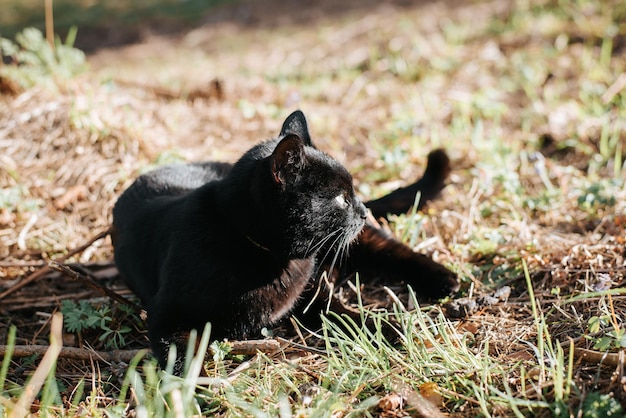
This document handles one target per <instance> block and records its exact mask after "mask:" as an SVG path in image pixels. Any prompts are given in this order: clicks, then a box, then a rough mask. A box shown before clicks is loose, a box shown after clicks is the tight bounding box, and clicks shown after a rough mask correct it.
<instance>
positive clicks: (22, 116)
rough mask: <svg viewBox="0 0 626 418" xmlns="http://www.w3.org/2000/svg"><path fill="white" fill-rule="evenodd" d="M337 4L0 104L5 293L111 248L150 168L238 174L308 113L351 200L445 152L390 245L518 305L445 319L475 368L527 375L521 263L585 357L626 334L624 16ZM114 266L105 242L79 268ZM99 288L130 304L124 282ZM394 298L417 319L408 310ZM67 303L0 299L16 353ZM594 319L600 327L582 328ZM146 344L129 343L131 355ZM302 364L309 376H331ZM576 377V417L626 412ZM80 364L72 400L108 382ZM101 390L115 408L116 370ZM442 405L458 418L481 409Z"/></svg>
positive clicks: (579, 360)
mask: <svg viewBox="0 0 626 418" xmlns="http://www.w3.org/2000/svg"><path fill="white" fill-rule="evenodd" d="M334 3H336V2H334ZM344 3H345V4H344ZM344 3H342V5H338V4H333V3H331V2H322V3H320V5H319V6H318V7H305V8H302V9H300V6H298V10H296V8H295V6H294V8H291V6H288V5H283V6H284V7H285V8H286V9H285V12H284V13H280V14H275V13H273V12H271V13H270V12H268V10H269V7H268V8H267V9H266V8H265V7H261V6H259V5H257V4H256V3H254V2H241V3H238V4H233V5H228V6H223V7H221V8H218V9H217V10H214V11H212V12H210V13H207V16H206V18H205V20H206V22H211V23H207V24H206V25H203V26H199V27H197V28H194V29H191V30H188V31H185V32H182V33H180V34H178V35H176V36H153V35H149V34H148V35H146V36H145V38H144V39H143V40H142V42H140V43H137V44H133V45H128V46H125V47H122V48H118V49H105V50H100V51H98V52H96V53H94V54H93V55H91V56H89V58H88V61H89V64H90V70H89V71H88V72H87V73H85V74H83V75H82V76H79V77H76V78H72V79H69V80H67V79H58V80H54V86H55V87H54V88H50V87H34V88H32V89H29V90H27V91H24V92H21V93H19V94H17V95H14V96H13V95H8V94H5V95H3V96H0V186H1V187H0V189H1V190H0V259H1V260H2V261H0V290H2V291H4V290H6V289H9V288H11V286H14V285H15V284H16V283H18V282H19V281H20V280H22V279H23V278H24V277H25V276H27V275H28V274H29V273H31V272H32V271H34V270H35V269H36V268H38V266H40V265H41V264H43V263H44V262H45V261H46V260H48V259H49V258H54V257H57V256H61V255H63V254H64V253H66V252H67V251H68V250H69V249H71V248H75V247H78V246H80V245H81V244H83V243H84V242H86V241H87V240H88V238H89V237H90V236H93V235H95V234H96V233H97V232H99V231H101V230H104V229H106V228H107V227H108V225H109V223H110V211H111V208H112V205H113V204H114V202H115V199H116V197H117V196H118V195H119V194H120V192H121V191H122V190H123V189H124V188H125V187H127V186H128V185H129V184H130V182H131V181H132V180H133V178H134V177H135V176H136V175H137V174H138V173H140V172H141V171H142V170H145V169H147V168H149V167H150V166H151V165H153V164H161V163H164V162H168V161H172V160H178V159H183V160H198V159H220V160H228V161H233V160H235V159H236V158H237V156H238V155H240V154H241V153H242V151H243V150H245V149H247V148H249V147H250V146H251V145H252V144H254V143H256V142H258V141H259V140H262V139H266V138H269V137H272V136H273V135H274V134H275V133H277V132H278V129H279V127H280V122H281V120H282V118H283V117H284V116H285V115H286V114H287V113H288V112H290V111H291V110H292V109H294V108H302V109H303V110H304V111H305V113H306V114H307V116H308V117H309V122H310V126H311V130H312V133H313V135H314V138H315V141H316V143H317V145H318V147H319V148H321V149H324V150H326V151H328V152H330V153H331V154H333V155H334V156H335V157H337V158H339V159H340V160H342V161H343V162H344V163H345V165H346V166H347V167H349V169H350V170H351V171H352V173H353V174H354V177H355V182H356V184H357V186H358V189H359V191H360V193H361V194H362V196H363V197H364V198H369V197H375V196H378V195H380V194H383V193H384V192H385V191H386V190H390V189H392V188H393V187H396V186H397V185H399V184H405V183H407V182H410V181H411V180H412V179H414V178H416V177H417V176H418V175H419V173H420V172H421V164H422V163H423V162H424V158H425V156H426V153H427V152H428V150H430V149H432V148H435V147H439V146H443V147H445V148H447V149H448V150H449V152H450V154H451V157H452V159H453V160H454V173H453V175H452V178H451V184H450V185H449V186H448V188H447V189H446V191H445V193H444V196H443V197H442V199H440V200H439V201H437V202H435V203H434V204H433V205H431V207H430V208H429V210H428V213H427V214H417V215H415V216H414V217H399V218H398V219H395V220H392V223H391V227H392V228H394V229H395V231H396V233H397V234H398V235H399V236H403V237H405V238H406V240H407V242H412V244H413V245H415V247H416V248H417V249H419V250H420V251H424V252H427V253H429V254H432V255H433V257H434V258H435V259H437V260H438V261H441V262H443V263H445V264H446V265H448V266H450V267H451V268H454V269H455V270H457V271H458V272H459V273H460V275H461V277H463V280H464V286H463V295H462V296H472V295H475V294H484V293H488V292H489V291H491V290H492V289H495V288H499V287H501V286H503V285H509V286H511V287H512V294H511V296H510V298H509V299H508V301H507V302H500V303H497V304H495V305H492V306H485V307H483V308H482V309H480V310H478V311H476V312H474V313H473V314H472V315H471V316H470V317H469V318H465V319H464V320H462V321H460V322H458V323H457V322H455V326H457V327H458V329H459V330H461V331H462V332H465V333H469V334H471V335H472V337H471V338H472V340H473V341H474V350H475V351H476V352H477V353H480V352H483V351H484V350H487V351H488V354H489V356H491V358H492V359H493V361H494V362H495V363H497V364H507V363H509V364H515V363H516V362H522V363H523V364H524V365H525V366H527V367H528V373H531V372H532V373H535V372H533V368H532V365H533V364H534V363H536V362H537V361H538V359H537V353H536V352H535V351H534V350H535V349H534V348H533V346H532V345H530V344H529V343H528V342H529V341H535V340H536V339H537V338H538V336H537V332H538V328H537V324H536V318H534V317H533V314H532V310H531V304H530V300H531V299H530V297H529V294H528V288H527V286H526V283H525V280H524V274H523V270H522V260H523V261H524V262H525V263H526V264H527V265H528V267H529V271H530V275H531V277H532V279H533V281H532V284H533V288H534V295H535V297H536V299H537V301H538V303H539V308H540V311H541V312H543V317H544V319H545V322H546V324H548V331H549V334H550V336H551V338H553V340H554V341H555V342H556V341H560V342H561V343H563V344H564V346H567V344H569V342H568V341H569V340H570V338H571V339H573V341H574V346H575V347H576V348H584V349H591V350H594V351H599V349H598V348H597V347H596V348H594V344H596V343H598V341H599V340H600V339H601V338H603V337H607V336H609V337H610V335H611V334H610V332H611V330H614V329H617V330H619V329H622V330H623V329H624V327H623V325H622V324H623V321H624V318H625V317H626V309H625V308H624V306H625V305H624V298H625V297H626V296H625V295H624V293H623V292H622V290H623V288H622V287H621V286H623V284H624V270H625V269H626V261H625V257H626V249H625V244H626V241H625V238H624V237H625V236H626V217H625V215H624V214H625V213H626V192H625V191H624V175H625V170H624V169H623V168H620V167H619V165H620V163H623V159H621V160H616V159H615V156H616V155H618V154H619V155H620V156H621V153H622V150H624V149H626V135H625V134H624V128H625V126H624V125H623V120H624V118H625V117H626V95H625V93H624V85H623V84H624V81H623V80H622V77H623V76H620V75H621V74H622V73H623V72H624V70H625V69H626V59H625V58H624V48H625V45H626V40H625V39H626V29H625V25H626V18H625V17H624V16H625V13H624V12H623V11H622V9H623V8H622V9H620V7H619V5H618V3H619V2H612V3H611V4H604V3H601V2H593V1H583V2H580V3H576V4H571V5H565V3H567V2H563V4H561V3H558V4H557V3H556V2H545V1H543V2H542V1H537V2H521V1H520V2H506V1H499V0H496V1H489V2H476V3H472V4H466V3H457V2H434V3H430V2H408V3H407V4H404V3H402V4H399V3H398V4H396V3H394V2H388V3H382V4H379V3H378V2H365V3H363V2H344ZM353 3H354V4H353ZM613 3H615V4H613ZM272 10H273V9H272ZM620 13H621V14H620ZM216 16H218V17H219V18H216ZM611 27H613V28H614V29H611V30H613V32H610V33H611V35H610V36H607V31H609V29H607V28H611ZM79 36H80V35H79ZM607 39H610V40H611V43H610V45H608V46H607ZM607 50H608V52H607ZM216 80H218V81H219V89H218V90H216V83H215V81H216ZM620 80H622V81H620ZM620 147H621V148H620ZM616 162H617V164H616ZM111 259H112V251H111V246H110V243H109V241H108V240H105V241H99V242H97V243H96V244H94V245H93V246H91V247H89V248H88V249H87V250H86V251H84V252H81V253H80V254H79V255H77V256H76V257H75V261H79V262H81V263H96V262H104V264H105V265H106V263H107V262H109V261H110V260H111ZM109 285H110V286H112V287H113V288H114V289H116V290H118V291H120V292H124V288H123V285H122V284H121V283H119V282H118V281H116V280H114V281H113V282H112V283H109ZM610 289H613V292H614V293H612V294H610V293H607V291H608V290H610ZM366 290H367V291H366V292H365V294H364V299H365V303H366V304H368V305H371V306H381V305H386V306H389V304H390V302H389V298H388V296H387V295H386V294H384V293H383V292H382V291H381V290H380V288H379V289H375V288H371V289H366ZM393 290H394V291H396V293H398V294H399V295H400V298H401V300H402V301H403V303H405V305H407V306H409V307H410V300H409V298H408V297H407V295H406V292H404V291H403V290H402V289H401V288H400V287H398V288H394V289H393ZM347 291H348V290H347ZM348 292H349V291H348ZM68 295H71V296H72V297H76V298H94V297H96V296H95V294H93V293H91V292H88V291H84V289H81V286H80V284H76V283H72V282H68V281H66V280H65V279H62V278H61V277H59V276H54V275H48V276H47V277H46V278H44V279H42V280H38V281H36V282H34V283H33V284H31V285H29V286H26V287H24V288H22V289H20V290H19V291H17V292H15V293H12V294H11V296H10V297H7V298H6V299H4V300H2V303H1V305H0V312H1V313H2V318H3V320H2V324H1V325H0V329H1V330H2V331H3V332H5V330H6V329H7V325H8V324H9V323H14V324H17V325H18V344H35V343H42V342H45V340H46V338H47V337H46V336H47V334H48V326H49V320H50V317H51V314H52V313H53V312H54V311H55V310H57V309H58V308H59V306H60V302H59V300H61V299H64V298H67V297H68ZM27 307H29V308H27ZM9 318H11V319H10V320H9ZM592 318H602V321H603V322H602V324H603V325H602V326H601V327H600V328H599V329H596V330H592V329H591V327H590V320H592ZM138 327H139V328H140V326H138ZM461 331H460V332H461ZM611 338H612V337H610V338H609V341H613V340H615V341H619V338H613V340H611ZM4 339H5V340H6V337H5V338H4ZM615 341H614V342H615ZM68 343H69V344H87V343H91V344H97V343H96V342H93V341H86V340H85V341H81V340H78V341H71V340H68V341H66V344H68ZM145 345H146V343H145V338H143V337H142V336H141V335H140V334H137V336H136V337H134V338H132V341H129V342H128V347H129V348H138V347H142V346H145ZM100 348H101V347H100ZM623 348H624V345H622V346H621V347H619V343H618V344H617V345H612V346H611V347H610V349H611V350H610V351H611V352H613V353H617V352H619V350H621V351H622V352H623ZM298 361H299V362H301V363H303V364H305V366H303V367H304V368H305V369H306V368H307V367H308V368H310V369H316V367H317V366H316V364H317V363H319V362H323V360H321V358H320V356H319V355H311V356H309V357H307V358H300V359H298ZM540 362H541V361H539V363H540ZM574 362H575V373H574V376H573V381H574V383H575V384H576V386H577V387H578V388H579V389H580V392H579V393H578V394H577V395H576V396H573V397H572V399H573V400H572V401H571V402H570V407H571V408H576V406H577V405H578V404H577V400H581V399H584V395H585V393H587V392H588V391H591V390H598V391H600V392H602V393H611V394H612V396H614V397H615V398H617V399H619V401H620V402H621V403H622V405H624V406H626V394H625V391H626V385H625V383H624V378H625V377H624V373H623V358H620V360H619V361H618V362H617V363H616V364H609V365H600V364H598V363H597V362H594V361H591V362H589V363H586V362H585V361H584V357H583V356H582V355H577V356H576V357H575V359H574ZM262 363H263V365H264V366H263V367H268V368H271V367H273V365H272V362H270V361H269V360H267V361H266V360H263V362H262ZM85 365H86V363H82V362H76V361H66V362H64V363H63V364H62V365H61V366H60V375H61V378H62V379H63V380H64V381H65V382H66V383H67V385H68V386H69V387H73V385H74V384H75V383H76V381H77V380H78V379H79V378H81V377H85V376H93V377H95V376H97V377H98V378H100V376H101V372H102V371H101V370H100V367H103V368H114V366H115V365H106V364H103V365H102V366H100V365H97V364H96V365H93V364H92V365H87V367H89V368H90V369H91V372H90V373H87V374H85V372H84V370H85ZM11 370H12V373H13V374H10V375H9V376H12V379H13V380H14V381H15V382H17V383H20V382H23V378H24V375H21V374H20V373H24V371H26V372H27V374H28V372H29V371H30V370H32V366H31V365H29V364H28V363H23V362H22V363H20V362H19V361H18V362H15V363H14V364H13V365H12V369H11ZM515 370H516V371H515V372H511V374H510V376H509V379H510V381H509V384H510V385H511V387H512V388H514V390H516V391H522V390H523V388H525V390H527V392H526V396H527V398H528V399H531V400H532V399H538V400H539V399H544V397H546V396H547V397H548V398H550V397H551V396H552V395H553V394H552V395H551V393H552V392H551V391H553V390H554V389H553V387H552V386H550V384H549V383H547V384H546V386H543V387H541V385H538V386H536V387H535V389H533V390H531V389H530V388H528V387H525V386H524V385H525V383H524V376H521V375H520V374H519V371H518V369H515ZM107 373H108V372H107ZM109 374H110V375H111V376H113V377H112V378H111V381H110V382H109V384H110V385H111V387H109V389H108V390H110V391H111V393H115V391H116V388H117V386H118V385H119V382H115V381H114V380H115V376H119V373H118V371H116V370H113V373H109ZM105 386H106V385H105ZM536 388H539V389H536ZM455 395H457V394H455V393H453V392H449V393H448V398H447V403H446V406H447V408H448V410H449V411H450V412H453V413H455V414H458V415H459V416H472V415H473V414H475V413H476V412H477V411H478V409H477V408H478V407H477V405H476V404H475V401H471V400H470V401H464V400H463V398H455ZM106 396H109V395H108V394H107V395H106ZM106 396H105V395H104V394H103V397H104V398H106ZM104 398H103V399H104ZM107 399H109V398H107ZM492 413H493V415H495V416H503V415H507V414H509V413H511V410H510V409H509V407H507V406H502V407H500V406H493V410H492Z"/></svg>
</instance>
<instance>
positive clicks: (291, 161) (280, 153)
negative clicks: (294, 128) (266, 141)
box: [271, 134, 305, 185]
mask: <svg viewBox="0 0 626 418" xmlns="http://www.w3.org/2000/svg"><path fill="white" fill-rule="evenodd" d="M304 165H305V155H304V143H303V141H302V139H301V138H300V137H299V136H298V135H293V134H289V135H287V136H285V137H284V138H283V139H281V141H280V142H279V143H278V145H276V148H275V149H274V152H273V153H272V156H271V169H272V176H273V177H274V181H275V182H276V183H277V184H281V185H285V184H286V183H288V182H292V181H294V180H295V179H296V178H297V177H298V176H299V175H300V171H302V169H303V168H304Z"/></svg>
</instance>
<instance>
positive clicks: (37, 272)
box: [0, 229, 111, 300]
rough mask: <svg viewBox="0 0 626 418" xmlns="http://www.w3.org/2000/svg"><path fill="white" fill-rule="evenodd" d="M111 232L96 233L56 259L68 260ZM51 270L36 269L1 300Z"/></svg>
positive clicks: (60, 260) (0, 295) (9, 289)
mask: <svg viewBox="0 0 626 418" xmlns="http://www.w3.org/2000/svg"><path fill="white" fill-rule="evenodd" d="M110 232H111V230H110V229H107V230H105V231H102V232H100V233H99V234H98V235H96V236H95V237H93V238H91V239H90V240H89V241H87V242H86V243H85V244H83V245H81V246H80V247H78V248H74V249H73V250H71V251H69V252H68V253H67V254H65V255H64V256H63V257H60V258H59V259H58V260H55V261H56V262H58V263H62V262H64V261H65V260H67V259H68V258H70V257H72V256H74V255H76V254H78V253H81V252H83V251H85V250H86V249H87V248H89V247H90V246H91V245H92V244H93V243H94V242H96V241H98V240H100V239H102V238H104V237H106V236H107V235H109V233H110ZM50 270H51V268H50V267H49V266H43V267H41V268H40V269H38V270H35V271H34V272H33V273H32V274H31V275H30V276H27V277H26V278H25V279H23V280H20V281H19V282H17V283H16V284H14V285H13V286H11V287H9V288H8V289H7V290H5V291H4V292H2V293H0V300H2V299H4V298H5V297H7V296H9V295H10V294H12V293H14V292H17V291H18V290H20V289H21V288H22V287H24V286H26V285H27V284H29V283H32V282H34V281H35V280H38V279H40V278H42V277H44V276H45V275H46V274H47V273H49V272H50Z"/></svg>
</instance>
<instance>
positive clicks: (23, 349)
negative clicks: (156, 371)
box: [0, 340, 280, 362]
mask: <svg viewBox="0 0 626 418" xmlns="http://www.w3.org/2000/svg"><path fill="white" fill-rule="evenodd" d="M228 344H230V346H231V347H232V349H231V351H230V354H232V355H254V354H256V353H257V352H259V351H260V352H263V353H273V352H275V351H277V350H279V349H280V343H279V342H278V341H276V340H251V341H230V342H229V343H228ZM49 348H50V347H49V346H47V345H16V346H14V347H13V357H16V358H19V357H29V356H32V355H43V354H45V353H46V351H47V350H48V349H49ZM6 352H7V346H6V345H0V357H3V356H4V355H5V354H6ZM141 352H147V350H112V351H94V350H89V349H86V348H79V347H62V348H61V349H60V351H59V354H58V357H59V358H66V359H73V360H91V359H94V358H96V359H100V360H102V361H105V362H119V361H123V362H129V361H131V360H132V359H133V358H134V357H135V356H136V355H137V354H139V353H141Z"/></svg>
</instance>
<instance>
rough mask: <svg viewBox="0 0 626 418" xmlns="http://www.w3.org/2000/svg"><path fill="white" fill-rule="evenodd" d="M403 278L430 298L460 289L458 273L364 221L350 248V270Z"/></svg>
mask: <svg viewBox="0 0 626 418" xmlns="http://www.w3.org/2000/svg"><path fill="white" fill-rule="evenodd" d="M354 272H357V273H361V275H360V277H362V278H364V279H366V278H367V277H381V278H383V279H384V280H388V281H394V282H396V281H402V282H405V283H406V284H408V285H411V287H412V288H413V290H415V292H416V293H417V294H418V295H420V296H424V297H427V298H430V299H436V298H441V297H444V296H448V295H450V294H452V293H454V292H456V291H457V290H458V289H459V282H458V280H457V278H456V274H455V273H453V272H452V271H450V270H448V269H447V268H445V267H444V266H442V265H441V264H439V263H437V262H435V261H433V260H432V259H431V258H430V257H428V256H426V255H424V254H420V253H417V252H415V251H413V250H412V249H411V248H410V247H408V246H406V245H404V244H403V243H401V242H400V241H398V240H397V239H395V238H394V237H393V236H391V235H390V234H389V233H387V232H385V231H384V230H383V229H381V228H378V227H376V226H375V225H374V224H373V223H371V222H368V223H366V224H365V227H364V228H363V231H362V232H361V234H360V235H359V237H358V238H357V241H356V242H355V243H354V244H353V245H352V247H351V249H350V255H349V257H348V271H347V273H348V274H350V273H354Z"/></svg>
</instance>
